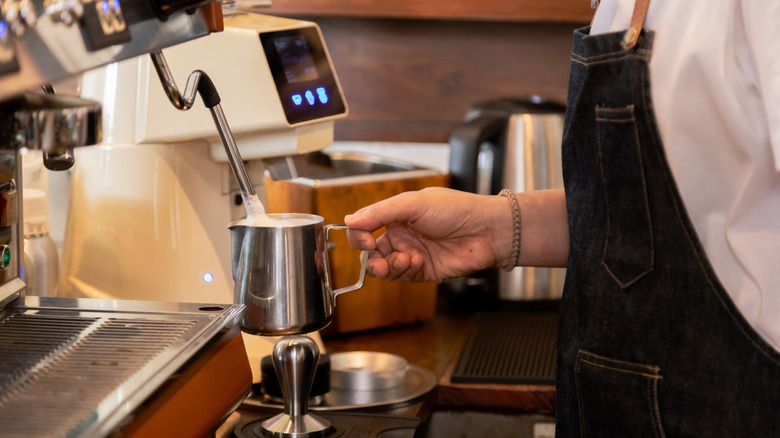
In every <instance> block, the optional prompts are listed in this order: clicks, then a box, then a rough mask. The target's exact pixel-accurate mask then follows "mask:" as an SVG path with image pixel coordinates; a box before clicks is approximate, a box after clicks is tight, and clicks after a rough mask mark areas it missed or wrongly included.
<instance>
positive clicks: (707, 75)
mask: <svg viewBox="0 0 780 438" xmlns="http://www.w3.org/2000/svg"><path fill="white" fill-rule="evenodd" d="M633 8H634V0H602V1H601V5H600V6H599V9H598V11H597V13H596V18H595V20H594V22H593V26H592V29H591V34H597V33H604V32H611V31H618V30H625V29H627V28H628V25H629V22H630V21H631V14H632V12H633ZM645 28H646V29H652V30H654V31H655V41H654V44H653V55H652V59H651V61H650V84H651V96H652V99H653V106H654V110H655V115H656V119H657V122H658V126H659V129H660V131H661V138H662V141H663V144H664V148H665V150H666V156H667V159H668V161H669V165H670V167H671V169H672V173H673V174H674V178H675V180H676V182H677V186H678V188H679V190H680V193H681V196H682V198H683V202H684V203H685V207H686V209H687V211H688V213H689V215H690V217H691V219H692V221H693V224H694V227H695V229H696V232H697V234H698V236H699V238H700V239H701V241H702V243H703V245H704V248H705V251H706V252H707V256H708V258H709V259H710V262H711V264H712V265H713V267H714V269H715V271H716V273H717V275H718V277H719V279H720V281H721V283H722V284H723V285H724V287H725V288H726V290H727V291H728V293H729V295H730V296H731V297H732V299H733V301H734V303H735V304H736V306H737V308H739V310H740V311H741V312H742V314H743V315H744V316H745V318H746V319H747V320H748V321H749V322H750V323H751V325H752V326H753V327H754V328H755V330H756V331H757V332H758V333H759V334H760V335H761V336H762V337H763V338H764V339H765V340H766V341H767V342H769V343H770V344H771V345H772V346H774V348H775V349H776V350H780V172H778V170H780V33H779V32H780V1H777V0H771V1H767V0H717V1H713V0H651V1H650V8H649V10H648V15H647V19H646V21H645ZM670 305H673V303H670Z"/></svg>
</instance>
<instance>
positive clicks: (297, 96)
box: [292, 94, 303, 105]
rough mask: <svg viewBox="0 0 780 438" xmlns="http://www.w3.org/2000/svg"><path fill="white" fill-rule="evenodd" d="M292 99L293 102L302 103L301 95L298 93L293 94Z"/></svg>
mask: <svg viewBox="0 0 780 438" xmlns="http://www.w3.org/2000/svg"><path fill="white" fill-rule="evenodd" d="M292 101H293V103H294V104H296V105H300V104H301V103H303V96H301V95H300V94H293V96H292Z"/></svg>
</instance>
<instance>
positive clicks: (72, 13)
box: [44, 0, 84, 26]
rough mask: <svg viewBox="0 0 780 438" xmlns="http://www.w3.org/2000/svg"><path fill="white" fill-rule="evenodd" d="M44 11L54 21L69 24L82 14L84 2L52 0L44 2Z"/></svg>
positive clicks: (79, 0) (77, 0)
mask: <svg viewBox="0 0 780 438" xmlns="http://www.w3.org/2000/svg"><path fill="white" fill-rule="evenodd" d="M44 8H46V10H45V13H46V15H48V16H49V17H51V21H53V22H55V23H63V24H65V25H66V26H70V25H71V24H73V23H74V22H75V21H78V20H79V18H81V17H82V16H83V15H84V4H83V3H82V2H81V0H54V1H48V0H47V1H46V2H44Z"/></svg>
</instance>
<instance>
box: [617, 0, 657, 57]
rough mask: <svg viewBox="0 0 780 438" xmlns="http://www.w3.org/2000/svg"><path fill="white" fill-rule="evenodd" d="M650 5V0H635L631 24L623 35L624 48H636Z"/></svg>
mask: <svg viewBox="0 0 780 438" xmlns="http://www.w3.org/2000/svg"><path fill="white" fill-rule="evenodd" d="M649 7H650V0H636V1H635V2H634V14H633V15H632V16H631V25H630V26H629V27H628V30H627V31H626V34H625V35H624V36H623V42H622V44H623V48H624V49H626V50H629V49H632V48H634V46H635V45H636V41H637V40H638V39H639V32H641V31H642V27H643V26H644V25H645V17H647V9H648V8H649Z"/></svg>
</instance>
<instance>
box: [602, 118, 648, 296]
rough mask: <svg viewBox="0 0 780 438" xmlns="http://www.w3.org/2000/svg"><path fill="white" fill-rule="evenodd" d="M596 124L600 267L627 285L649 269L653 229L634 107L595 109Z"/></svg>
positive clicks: (621, 283)
mask: <svg viewBox="0 0 780 438" xmlns="http://www.w3.org/2000/svg"><path fill="white" fill-rule="evenodd" d="M596 124H597V126H598V135H599V139H598V140H599V142H598V143H599V160H600V165H601V179H602V183H603V184H604V194H605V197H606V203H607V226H606V230H607V231H606V233H607V234H606V239H605V242H604V258H603V265H604V266H605V267H606V269H607V271H608V272H609V274H610V275H611V276H612V278H613V279H615V281H616V282H617V283H618V285H620V287H621V288H623V289H625V288H627V287H629V286H631V285H632V284H634V283H635V282H636V281H637V280H639V279H640V278H642V277H643V276H644V275H646V274H648V273H649V272H650V271H652V270H653V228H652V225H651V223H650V207H649V204H648V200H647V186H646V182H645V172H644V166H643V163H642V153H641V146H640V144H639V136H638V134H637V126H636V119H635V117H634V106H633V105H629V106H627V107H622V108H607V107H596ZM605 169H606V171H605Z"/></svg>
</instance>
